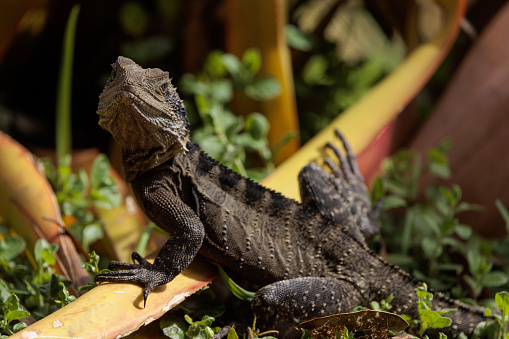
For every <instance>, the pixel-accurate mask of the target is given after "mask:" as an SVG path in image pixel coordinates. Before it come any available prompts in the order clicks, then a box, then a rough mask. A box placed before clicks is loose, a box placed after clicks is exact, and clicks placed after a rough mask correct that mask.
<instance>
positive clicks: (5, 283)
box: [0, 227, 75, 336]
mask: <svg viewBox="0 0 509 339" xmlns="http://www.w3.org/2000/svg"><path fill="white" fill-rule="evenodd" d="M0 233H2V234H0V237H3V238H4V241H3V242H0V253H2V252H1V249H2V246H3V244H8V246H9V248H11V249H13V251H14V253H17V254H18V255H12V254H7V255H2V254H0V305H2V304H3V305H4V306H3V315H2V316H1V318H0V336H1V335H11V334H12V333H13V332H16V331H19V330H21V329H23V328H24V327H25V325H24V323H22V322H18V320H19V319H21V318H26V317H28V316H30V315H31V316H32V317H34V318H35V319H36V320H37V319H41V318H43V317H45V316H46V315H48V314H50V313H52V312H54V311H55V310H57V309H58V308H61V307H63V306H65V305H67V304H68V303H70V302H72V301H73V300H75V297H74V296H72V295H69V291H68V290H67V287H68V286H69V285H70V282H68V281H62V280H61V278H60V277H58V276H56V275H55V273H54V270H53V268H52V267H51V265H53V264H54V263H55V253H56V252H57V250H58V246H57V245H54V244H49V243H48V242H47V241H45V240H42V239H40V240H38V241H37V242H36V244H35V247H34V259H35V262H36V267H35V269H31V267H30V263H29V262H28V260H27V259H26V258H24V257H22V256H20V255H19V254H20V253H21V252H22V251H23V250H24V249H25V242H24V241H19V237H17V236H12V235H8V234H6V233H7V229H6V228H5V227H0ZM13 239H16V240H13ZM21 304H23V306H24V308H22V307H21Z"/></svg>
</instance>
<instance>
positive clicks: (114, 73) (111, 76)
mask: <svg viewBox="0 0 509 339" xmlns="http://www.w3.org/2000/svg"><path fill="white" fill-rule="evenodd" d="M116 76H117V71H116V70H115V68H113V69H112V70H111V74H110V78H109V79H108V82H107V84H109V83H110V82H112V81H113V80H114V79H115V77H116Z"/></svg>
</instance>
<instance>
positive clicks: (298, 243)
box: [95, 57, 485, 338]
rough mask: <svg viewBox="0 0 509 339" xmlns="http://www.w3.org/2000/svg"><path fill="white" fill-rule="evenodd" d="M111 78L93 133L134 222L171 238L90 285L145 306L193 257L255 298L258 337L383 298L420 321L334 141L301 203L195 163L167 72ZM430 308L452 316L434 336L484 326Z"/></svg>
mask: <svg viewBox="0 0 509 339" xmlns="http://www.w3.org/2000/svg"><path fill="white" fill-rule="evenodd" d="M112 68H113V70H112V74H111V77H110V79H109V80H108V82H107V84H106V86H105V88H104V90H103V92H102V93H101V95H100V99H99V105H98V110H97V114H98V116H99V125H100V126H101V127H102V128H104V129H106V130H107V131H109V132H110V133H111V134H112V136H113V137H114V139H116V140H117V141H118V142H119V143H120V144H121V146H122V163H123V170H124V176H125V179H126V181H127V182H129V183H130V184H131V187H132V190H133V192H134V195H135V197H136V199H137V201H138V202H139V204H140V206H141V208H142V210H143V212H144V213H145V214H146V215H147V217H148V218H149V219H151V220H152V221H153V222H154V223H155V224H156V225H158V226H159V227H161V228H162V229H164V230H166V231H168V232H169V233H170V234H171V236H170V237H169V239H168V240H167V242H166V243H165V244H164V246H163V247H162V248H161V250H160V252H159V253H158V255H157V256H156V258H155V260H154V262H153V263H150V262H148V261H147V260H146V259H144V258H143V257H142V256H141V255H140V254H138V253H137V252H133V254H132V259H133V263H123V262H117V261H112V262H110V264H109V269H110V271H109V272H106V273H101V274H99V275H97V276H96V279H95V280H96V282H112V283H133V284H138V285H140V286H142V288H143V298H144V302H145V303H146V302H147V298H148V296H149V294H150V292H151V291H152V290H153V289H154V288H156V287H157V286H159V285H163V284H166V283H168V282H170V281H172V280H173V279H174V278H175V276H177V275H178V274H179V273H180V272H182V271H183V270H184V269H185V268H186V267H187V266H188V265H189V264H190V263H191V261H192V260H193V258H194V257H195V256H197V255H201V256H203V257H205V258H207V259H209V260H211V261H213V262H216V263H218V264H220V265H222V266H223V267H226V268H228V269H229V270H231V271H233V272H236V274H238V275H239V276H240V277H242V278H244V279H247V280H248V281H250V282H252V283H255V284H258V285H260V286H262V287H261V288H260V289H259V290H258V291H257V292H256V294H255V296H254V298H253V300H252V302H251V308H252V311H253V313H254V314H255V315H256V316H257V317H258V318H257V319H258V324H259V326H260V327H261V328H262V329H263V328H266V329H276V330H279V333H280V337H281V338H292V337H296V336H298V332H297V331H296V330H295V321H294V319H295V318H296V319H299V320H308V319H312V318H315V317H318V316H324V315H329V314H334V313H341V312H348V311H351V309H353V308H354V307H355V306H357V305H363V306H368V304H369V302H370V301H371V300H381V299H384V298H386V297H387V296H389V295H390V294H392V295H393V296H394V299H393V301H392V304H393V305H394V306H393V310H394V311H395V312H396V313H399V314H401V313H404V314H408V315H410V316H412V317H414V318H417V317H418V308H417V296H416V289H417V287H418V286H420V285H421V283H420V282H418V281H417V280H415V279H414V278H413V277H412V276H411V275H410V274H408V273H406V272H404V271H403V270H401V269H399V268H397V267H395V266H392V265H390V264H388V263H387V262H386V261H385V260H384V259H382V258H381V257H380V256H378V255H377V254H375V253H374V252H372V251H371V250H370V249H369V248H368V247H367V245H366V239H368V238H370V237H372V236H373V235H374V234H376V233H377V232H378V226H377V222H376V219H377V214H378V210H379V208H377V207H372V206H371V202H370V199H369V197H368V193H367V188H366V185H365V183H364V179H363V177H362V175H361V173H360V171H359V169H358V166H357V163H356V159H355V156H354V155H353V152H352V150H351V148H350V146H349V144H348V142H347V141H346V140H345V138H344V136H343V135H342V134H341V133H340V132H338V131H336V136H337V138H339V140H340V141H341V143H342V145H343V149H344V150H343V151H341V150H340V149H339V148H337V147H336V146H335V145H333V144H332V143H328V144H326V145H325V147H326V148H328V149H330V150H331V151H332V153H331V154H332V156H331V157H326V159H325V165H326V166H328V167H329V169H330V171H326V170H325V169H324V168H323V167H321V166H319V165H317V164H316V163H314V162H312V163H310V164H308V165H306V166H305V167H304V168H303V169H302V170H301V171H300V174H299V178H298V179H299V188H300V191H301V196H302V202H301V203H299V202H297V201H295V200H293V199H290V198H287V197H285V196H284V195H282V194H280V193H278V192H275V191H273V190H270V189H267V188H265V187H263V186H261V185H259V184H257V183H255V182H253V181H251V180H250V179H247V178H245V177H242V176H241V175H240V174H237V173H235V172H233V171H232V170H230V169H228V168H226V167H225V166H223V165H221V164H219V163H218V162H217V161H215V160H214V159H212V158H211V157H209V156H208V155H207V154H205V153H204V152H203V151H201V150H200V148H199V147H198V146H197V145H196V144H194V143H193V142H192V141H191V140H190V137H189V134H190V131H189V127H190V124H189V121H188V118H187V114H186V109H185V106H184V103H183V101H182V100H181V99H180V97H179V95H178V93H177V91H176V88H175V87H174V86H173V85H172V84H171V80H170V78H169V74H168V72H165V71H162V70H160V69H158V68H147V69H144V68H142V67H141V66H139V65H137V64H136V63H135V62H134V61H132V60H130V59H128V58H125V57H118V59H117V60H116V62H115V63H114V64H113V65H112ZM332 157H336V158H337V159H336V161H337V162H338V165H336V163H335V162H334V161H333V160H332ZM433 307H434V308H438V309H442V308H452V307H454V308H457V311H456V312H455V313H452V314H450V315H447V316H448V317H450V318H452V325H451V326H450V327H447V328H443V329H440V331H442V332H444V333H445V334H447V335H449V336H452V337H456V336H458V335H459V334H460V333H462V332H463V333H465V334H467V335H469V334H471V333H472V332H473V330H474V328H475V326H476V324H477V323H479V322H481V321H483V320H485V318H484V316H483V310H482V309H481V308H477V307H471V306H468V305H466V304H463V303H461V302H459V301H457V300H453V299H450V298H448V297H446V296H445V295H443V294H441V293H439V292H434V301H433ZM437 333H438V332H437ZM437 333H435V334H437ZM428 334H430V335H433V334H434V332H432V331H429V333H428Z"/></svg>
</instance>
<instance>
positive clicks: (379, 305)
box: [352, 294, 394, 312]
mask: <svg viewBox="0 0 509 339" xmlns="http://www.w3.org/2000/svg"><path fill="white" fill-rule="evenodd" d="M393 299H394V296H393V295H392V294H390V295H389V296H388V297H387V298H385V299H383V300H381V301H380V302H378V301H376V300H373V301H371V302H370V303H369V305H370V306H371V309H372V310H375V311H384V312H389V311H390V310H391V308H392V305H391V302H392V300H393ZM368 309H369V308H367V307H363V306H357V307H355V308H354V309H353V310H352V312H357V311H360V310H368Z"/></svg>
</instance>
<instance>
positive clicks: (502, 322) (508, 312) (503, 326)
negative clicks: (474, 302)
mask: <svg viewBox="0 0 509 339" xmlns="http://www.w3.org/2000/svg"><path fill="white" fill-rule="evenodd" d="M495 302H496V303H497V307H498V309H499V311H500V313H501V314H497V313H493V311H491V309H490V308H489V307H488V308H486V311H485V312H484V315H486V316H488V317H493V318H495V319H496V323H497V325H498V326H497V331H496V332H497V335H496V336H495V338H502V339H509V333H507V324H508V323H509V293H508V292H507V291H502V292H499V293H497V294H496V295H495Z"/></svg>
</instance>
